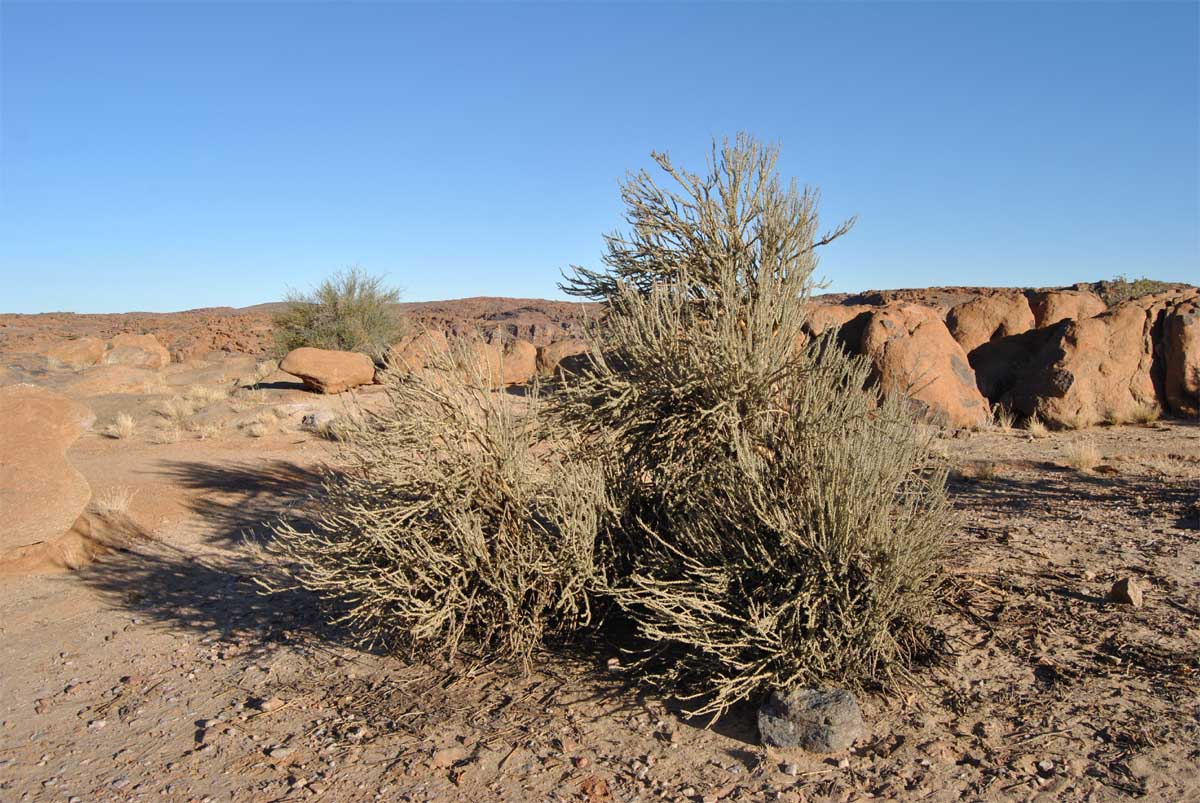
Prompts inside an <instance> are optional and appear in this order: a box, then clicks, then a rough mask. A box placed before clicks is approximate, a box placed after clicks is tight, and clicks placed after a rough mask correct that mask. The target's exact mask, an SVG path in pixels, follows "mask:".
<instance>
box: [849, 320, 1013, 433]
mask: <svg viewBox="0 0 1200 803" xmlns="http://www.w3.org/2000/svg"><path fill="white" fill-rule="evenodd" d="M859 352H860V353H861V354H863V355H865V356H866V357H867V358H868V359H869V360H870V361H871V364H872V366H873V368H874V371H873V373H874V375H875V378H876V379H877V381H878V382H879V383H880V385H881V386H882V388H883V390H884V392H886V393H899V394H903V395H905V396H908V397H909V398H911V399H912V400H913V401H914V402H916V403H918V404H919V405H920V406H922V407H923V408H924V409H925V412H926V415H927V417H928V418H929V419H930V420H934V421H944V422H945V423H947V424H949V425H951V426H955V427H979V426H982V425H983V424H984V423H985V422H986V421H987V419H988V410H989V408H988V404H987V402H986V401H985V400H984V398H983V395H982V394H981V393H980V392H979V388H978V387H976V383H975V372H974V371H973V370H972V369H971V365H970V363H969V362H968V360H967V354H966V352H965V351H963V348H962V346H960V345H959V344H958V342H957V341H956V340H955V339H954V338H953V337H951V336H950V331H949V330H948V329H947V328H946V325H945V323H943V322H942V318H941V316H940V315H938V313H937V312H936V311H934V310H932V309H929V308H928V307H920V306H917V305H915V304H905V303H897V304H889V305H887V306H885V307H880V308H878V309H875V310H873V311H871V312H870V313H869V315H868V316H867V319H866V325H865V327H864V330H863V334H862V340H861V344H860V348H859Z"/></svg>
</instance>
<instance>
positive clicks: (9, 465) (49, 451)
mask: <svg viewBox="0 0 1200 803" xmlns="http://www.w3.org/2000/svg"><path fill="white" fill-rule="evenodd" d="M93 421H94V416H93V415H92V412H91V410H89V409H88V408H87V407H85V406H84V405H82V404H80V403H78V402H76V401H72V400H71V399H68V398H67V397H66V396H63V395H61V394H59V393H55V392H53V391H51V390H46V389H45V388H40V387H35V386H33V385H8V386H6V387H3V388H0V446H2V447H3V448H0V567H4V566H5V565H6V564H9V563H11V562H13V561H14V560H16V559H17V558H21V560H22V566H23V570H26V569H31V568H34V567H36V566H37V565H38V564H39V562H40V561H41V560H42V559H43V558H48V557H51V556H53V555H54V554H55V553H56V552H57V551H58V550H59V546H60V544H59V540H60V539H61V538H63V537H64V536H65V535H66V534H67V533H68V532H69V531H70V529H71V528H72V526H73V525H74V524H75V522H76V520H77V519H78V518H79V515H80V514H81V513H82V512H83V509H84V508H85V507H86V506H87V503H88V500H89V499H91V496H92V492H91V488H90V487H89V486H88V483H87V480H85V479H84V477H83V475H82V474H80V473H79V472H78V471H77V470H76V469H75V467H74V466H72V465H71V463H70V461H69V460H67V448H68V447H69V446H70V445H71V444H72V443H74V442H75V440H76V439H77V438H78V437H79V436H80V434H82V433H83V432H84V430H85V429H87V428H88V427H90V426H91V424H92V423H93Z"/></svg>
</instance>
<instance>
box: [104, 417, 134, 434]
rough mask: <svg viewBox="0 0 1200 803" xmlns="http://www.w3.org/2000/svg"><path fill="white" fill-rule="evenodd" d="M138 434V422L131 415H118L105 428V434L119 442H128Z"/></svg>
mask: <svg viewBox="0 0 1200 803" xmlns="http://www.w3.org/2000/svg"><path fill="white" fill-rule="evenodd" d="M135 432H137V422H136V421H134V420H133V416H131V415H130V414H129V413H117V417H116V418H114V419H113V420H112V422H111V423H110V424H109V425H108V426H107V427H105V428H104V434H105V435H107V436H108V437H110V438H115V439H117V440H126V439H128V438H131V437H133V434H134V433H135Z"/></svg>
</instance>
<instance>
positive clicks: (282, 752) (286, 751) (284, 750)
mask: <svg viewBox="0 0 1200 803" xmlns="http://www.w3.org/2000/svg"><path fill="white" fill-rule="evenodd" d="M295 752H296V748H294V747H273V748H271V751H270V752H269V753H267V755H268V756H270V757H271V758H276V759H280V758H287V757H289V756H291V755H293V754H294V753H295Z"/></svg>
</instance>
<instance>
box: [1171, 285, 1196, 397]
mask: <svg viewBox="0 0 1200 803" xmlns="http://www.w3.org/2000/svg"><path fill="white" fill-rule="evenodd" d="M1162 355H1163V369H1164V371H1165V376H1164V377H1163V392H1164V395H1165V401H1166V403H1167V407H1169V408H1170V410H1171V412H1173V413H1177V414H1179V415H1185V416H1197V415H1200V295H1196V296H1193V297H1191V298H1185V299H1183V300H1181V301H1180V302H1179V303H1178V304H1176V305H1175V306H1174V307H1172V308H1170V309H1168V310H1167V312H1166V314H1165V315H1164V317H1163V325H1162Z"/></svg>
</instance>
